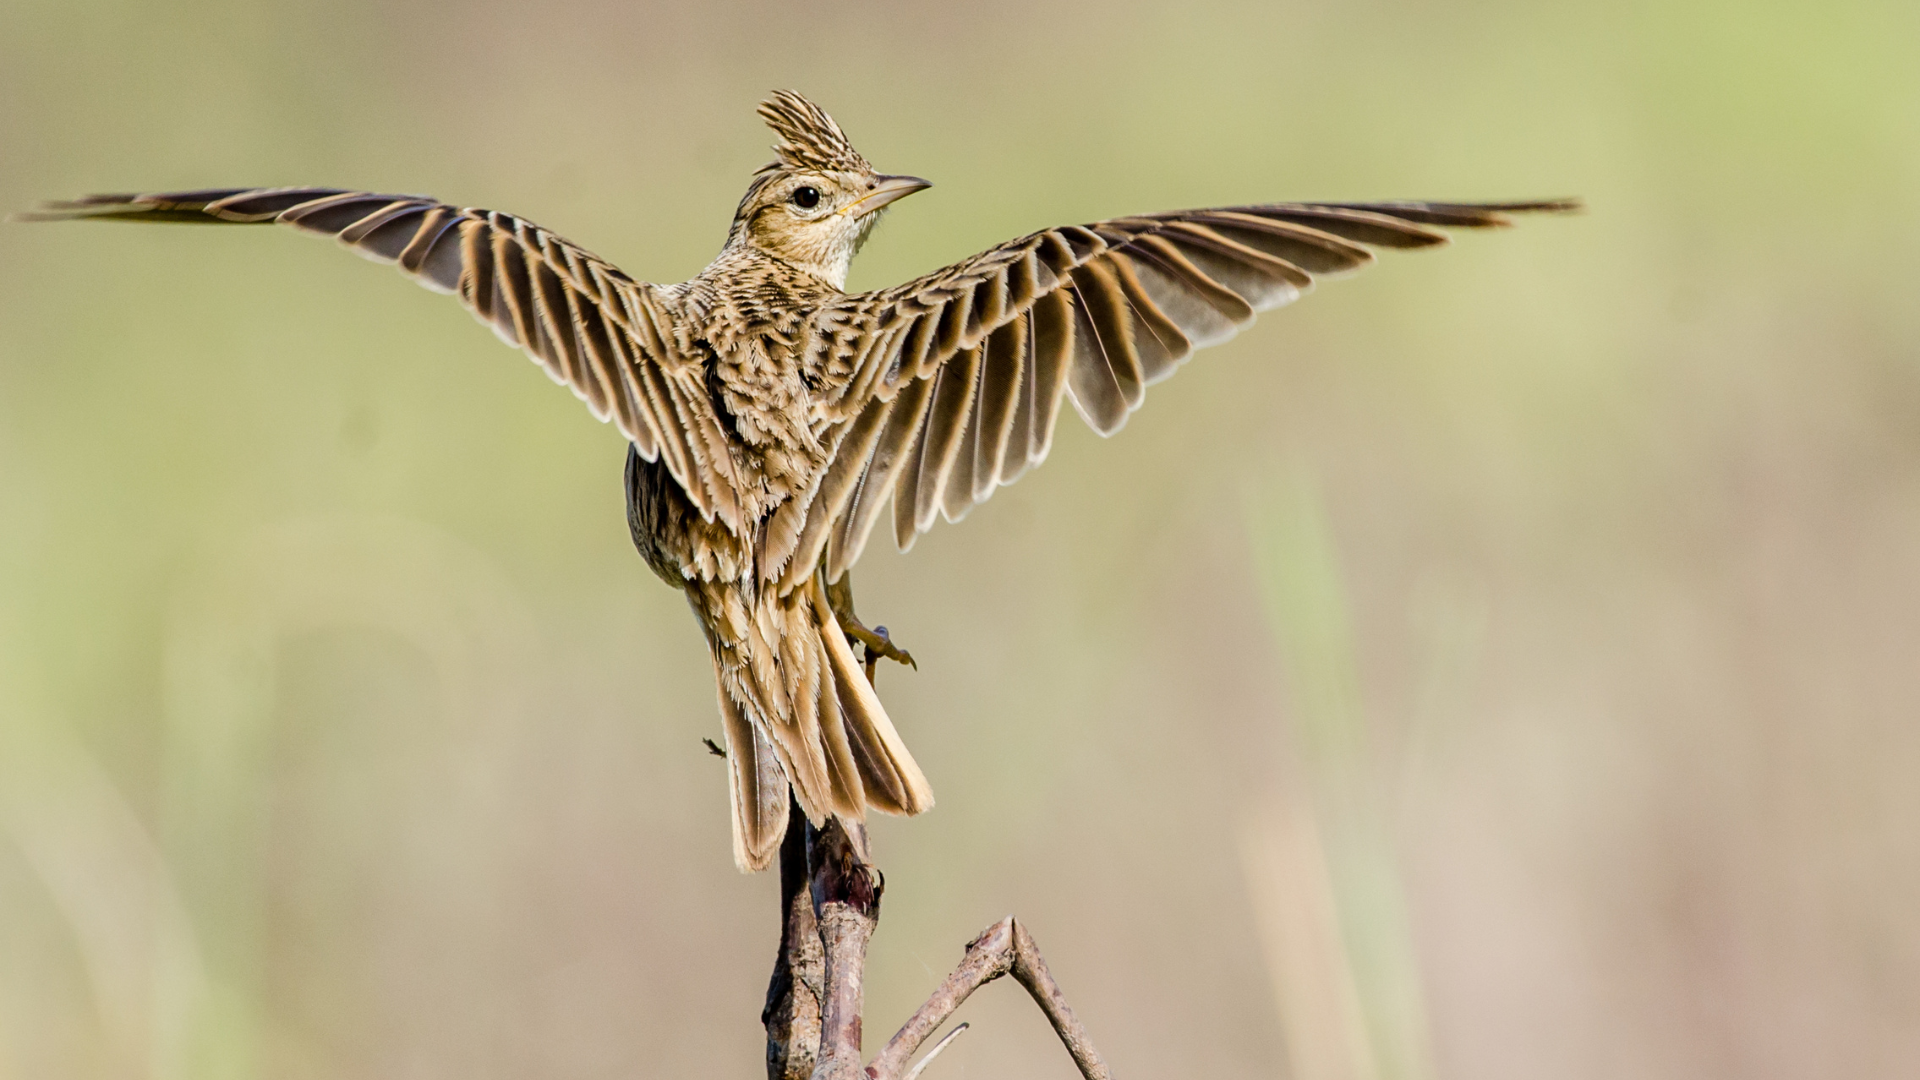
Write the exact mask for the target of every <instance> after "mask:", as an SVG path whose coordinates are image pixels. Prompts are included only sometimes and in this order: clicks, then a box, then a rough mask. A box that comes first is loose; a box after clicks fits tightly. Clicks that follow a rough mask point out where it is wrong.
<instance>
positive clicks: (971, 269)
mask: <svg viewBox="0 0 1920 1080" xmlns="http://www.w3.org/2000/svg"><path fill="white" fill-rule="evenodd" d="M1577 205H1578V204H1577V203H1574V202H1571V201H1545V202H1516V203H1481V204H1474V203H1424V202H1387V203H1276V204H1270V205H1260V206H1229V207H1219V208H1214V209H1208V210H1186V211H1178V212H1174V213H1166V214H1152V215H1144V216H1138V217H1123V218H1113V219H1111V220H1108V221H1102V222H1096V223H1094V224H1091V225H1070V226H1064V227H1061V228H1055V229H1047V230H1043V231H1041V232H1037V233H1033V234H1030V235H1028V236H1023V237H1021V238H1019V239H1017V240H1012V241H1009V242H1007V243H1005V244H1002V245H1000V246H999V247H996V248H992V249H990V250H988V251H985V252H982V253H980V254H979V255H976V256H974V257H973V258H971V259H967V260H965V261H963V262H960V263H956V264H954V265H952V266H948V267H944V268H942V269H940V270H936V271H934V272H932V273H930V274H927V275H925V276H923V277H921V278H918V279H916V280H914V281H911V282H908V283H906V284H904V285H901V286H898V287H896V288H892V289H882V290H879V291H876V292H870V293H859V294H854V295H849V296H846V297H843V298H841V299H840V300H839V301H838V302H837V303H835V304H832V305H829V306H828V308H827V309H825V310H824V311H823V312H821V313H819V316H818V317H819V318H820V320H821V325H823V326H826V325H831V326H832V327H833V328H834V329H833V333H831V334H828V333H824V332H823V333H821V334H819V335H817V340H816V342H815V345H814V347H815V348H819V349H823V350H825V349H831V350H833V351H832V355H833V356H835V357H842V358H844V357H851V358H852V361H851V362H852V370H851V373H850V374H849V375H848V376H847V379H846V382H845V384H844V386H843V387H842V388H840V389H839V390H838V391H837V393H838V394H839V396H838V397H836V398H832V399H831V402H832V404H831V409H830V412H831V415H832V417H835V418H838V419H839V420H840V421H841V422H844V423H848V424H851V425H852V427H853V430H857V431H858V432H859V437H857V438H856V437H853V436H852V435H851V434H850V435H849V437H847V438H845V439H844V440H843V441H842V442H841V443H840V445H839V448H838V449H837V450H836V451H835V457H834V459H833V461H832V463H831V465H830V466H829V468H828V470H827V473H826V478H825V480H823V483H822V488H821V491H822V493H823V494H826V495H830V497H824V498H818V499H816V501H815V503H814V504H813V507H812V509H811V511H810V514H809V520H808V522H807V525H806V527H805V530H804V532H803V534H802V539H801V541H800V543H799V547H798V550H797V554H796V557H795V563H794V566H793V567H790V568H789V570H788V575H789V576H793V575H796V574H801V573H803V572H804V571H805V569H806V567H810V566H812V565H813V564H814V560H815V559H816V558H823V559H824V561H825V565H826V570H827V578H828V580H830V581H832V580H837V579H838V578H839V577H840V575H842V574H844V573H845V572H846V571H847V569H848V568H849V567H851V566H852V565H853V563H854V562H855V561H856V560H857V559H858V558H859V557H860V552H861V550H862V549H863V548H864V547H865V544H866V539H867V536H868V535H869V534H870V533H871V531H872V529H873V526H874V524H875V523H876V522H877V521H878V520H879V515H880V512H881V504H882V503H883V502H885V501H886V500H887V499H888V498H889V497H891V499H892V501H893V509H894V512H893V524H894V540H895V542H896V543H897V544H898V545H899V546H900V547H901V549H903V550H904V549H906V548H907V547H909V546H911V545H912V543H913V540H914V538H915V537H916V536H918V535H919V534H920V533H922V532H925V531H926V530H928V529H929V528H931V527H932V526H933V521H934V519H935V518H936V517H945V518H946V519H947V520H949V521H958V520H960V519H961V518H963V517H965V516H966V514H967V513H968V512H969V511H970V510H971V509H972V508H973V507H974V506H976V505H978V504H979V503H981V502H983V501H985V500H986V499H987V498H989V497H991V495H992V494H993V492H994V491H995V490H996V489H997V488H998V487H1001V486H1003V485H1006V484H1011V483H1013V482H1014V481H1015V480H1017V479H1019V478H1020V477H1021V476H1022V475H1024V474H1025V473H1026V471H1027V470H1028V469H1031V468H1032V467H1033V466H1035V465H1038V464H1039V463H1040V462H1042V461H1044V460H1045V459H1046V456H1047V452H1048V450H1049V449H1050V448H1051V446H1052V444H1053V431H1054V425H1055V422H1056V419H1057V417H1058V416H1059V412H1060V403H1061V400H1062V399H1063V398H1065V399H1068V400H1071V401H1072V402H1073V405H1074V409H1075V411H1076V412H1078V413H1079V414H1080V415H1081V417H1082V419H1084V420H1086V422H1087V424H1088V426H1090V427H1092V428H1093V429H1094V430H1095V431H1097V432H1099V433H1100V434H1101V435H1111V434H1113V433H1114V432H1116V431H1118V430H1119V429H1120V428H1121V427H1122V426H1123V425H1124V424H1125V423H1126V420H1127V417H1128V416H1129V415H1130V414H1131V413H1132V412H1133V410H1135V409H1137V408H1139V407H1140V405H1141V403H1142V402H1143V401H1144V400H1145V396H1146V388H1147V387H1148V386H1151V385H1152V384H1154V383H1156V382H1159V381H1160V380H1162V379H1164V378H1166V377H1167V376H1169V375H1171V374H1173V373H1174V372H1175V371H1176V370H1178V369H1179V367H1180V365H1181V364H1183V363H1185V361H1186V360H1187V358H1188V357H1189V356H1191V355H1192V353H1193V352H1194V350H1196V349H1199V348H1203V347H1205V346H1208V345H1214V344H1218V343H1219V342H1222V341H1225V340H1227V339H1228V338H1230V337H1232V336H1234V334H1236V333H1238V332H1239V331H1240V330H1241V329H1242V328H1244V327H1245V326H1246V325H1247V324H1248V323H1250V322H1251V321H1252V320H1253V317H1254V315H1255V313H1256V312H1259V311H1264V310H1267V309H1269V308H1273V307H1278V306H1280V305H1282V304H1286V303H1290V302H1292V301H1293V300H1296V299H1298V298H1299V297H1300V296H1302V295H1304V294H1305V293H1306V292H1308V291H1309V290H1311V289H1312V288H1313V286H1314V283H1315V281H1316V280H1317V279H1319V278H1322V277H1327V276H1331V275H1338V274H1343V273H1349V272H1351V271H1354V270H1357V269H1359V268H1361V267H1364V266H1365V265H1367V264H1368V263H1370V262H1372V261H1373V258H1374V252H1373V249H1374V248H1377V247H1391V248H1420V247H1431V246H1434V245H1436V244H1443V243H1445V242H1446V241H1447V234H1446V233H1444V232H1442V231H1440V229H1439V228H1436V226H1443V227H1460V228H1485V227H1491V226H1500V225H1505V224H1508V223H1509V222H1508V219H1507V215H1508V214H1513V213H1527V212H1534V211H1565V210H1572V209H1576V208H1577ZM848 335H854V336H864V337H865V338H867V339H868V340H865V341H861V342H849V341H848V340H847V337H848ZM888 401H891V402H892V405H891V407H889V408H886V409H884V410H882V409H879V408H877V407H876V404H875V403H883V402H888ZM802 564H804V565H802ZM796 580H798V579H797V578H796Z"/></svg>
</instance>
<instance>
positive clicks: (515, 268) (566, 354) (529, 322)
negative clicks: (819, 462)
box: [27, 187, 727, 517]
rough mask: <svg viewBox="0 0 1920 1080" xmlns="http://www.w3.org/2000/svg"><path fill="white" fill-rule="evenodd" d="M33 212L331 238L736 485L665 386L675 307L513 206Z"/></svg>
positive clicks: (618, 418)
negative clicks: (443, 300) (456, 301)
mask: <svg viewBox="0 0 1920 1080" xmlns="http://www.w3.org/2000/svg"><path fill="white" fill-rule="evenodd" d="M27 217H29V218H31V219H36V220H62V219H71V218H106V219H117V220H127V221H168V222H201V223H227V224H242V225H252V224H275V223H277V224H282V225H288V226H291V227H293V228H296V229H299V230H300V231H302V232H309V233H318V234H320V235H325V236H332V237H335V238H336V239H338V240H339V242H340V243H341V244H343V245H345V246H346V247H347V248H348V249H349V250H351V251H353V252H355V253H356V254H359V255H362V256H364V257H366V258H368V259H372V260H374V261H376V262H384V263H391V264H393V265H395V266H397V267H399V269H400V270H401V271H402V272H404V273H406V274H408V275H409V276H411V277H413V278H414V279H415V280H416V281H418V282H419V283H420V284H421V285H423V286H425V287H426V288H429V289H432V290H433V291H435V292H439V293H448V294H452V295H455V296H458V297H459V298H460V301H461V303H462V304H464V305H465V306H466V308H467V309H468V310H469V311H470V312H472V313H473V315H474V317H475V318H476V319H479V320H480V321H481V322H483V323H486V324H488V325H489V326H491V327H492V328H493V330H494V333H496V334H497V335H499V337H500V338H501V340H503V341H505V342H507V343H508V344H509V345H513V346H514V347H516V348H519V349H521V350H523V351H525V352H526V353H527V354H528V355H529V356H531V357H532V358H533V359H534V360H535V361H537V362H538V363H539V364H540V365H541V367H542V368H544V369H545V370H546V372H547V374H548V375H549V376H551V377H552V378H553V379H554V381H556V382H560V383H563V384H565V385H566V386H567V387H568V388H569V389H571V390H572V391H573V393H574V395H575V396H577V397H579V398H580V399H581V400H582V401H583V402H585V403H586V405H587V407H588V409H590V410H591V411H592V412H593V414H594V416H596V417H598V418H600V419H602V420H612V421H613V422H614V423H616V424H617V425H619V428H620V431H621V433H622V434H624V435H625V436H626V437H627V438H628V439H629V440H631V441H632V442H633V444H634V446H635V447H637V448H638V449H639V451H640V454H641V456H643V457H645V458H646V459H647V460H649V461H653V460H657V459H658V458H659V456H660V455H661V454H662V453H665V454H666V456H667V466H668V469H669V471H670V472H672V474H673V475H674V478H675V479H676V480H678V481H679V483H680V485H681V487H682V488H683V489H684V490H685V491H686V493H687V495H688V498H689V499H690V500H691V501H692V502H693V504H694V505H695V506H696V507H698V508H699V509H700V511H701V512H702V513H703V514H704V515H706V516H709V517H711V516H712V515H713V514H714V513H715V512H716V510H717V508H718V502H717V500H716V488H718V487H725V486H727V485H726V484H725V483H716V482H715V479H714V478H712V477H708V476H703V475H701V473H700V472H699V470H700V469H701V468H702V466H703V462H704V461H705V460H707V454H708V452H709V451H710V448H709V447H706V446H701V445H700V444H702V443H706V442H710V436H711V433H709V432H705V431H699V432H696V433H695V434H694V436H693V438H692V439H691V440H690V439H689V433H688V430H687V429H686V428H685V427H684V426H681V425H684V424H685V423H686V422H688V420H689V417H688V411H687V410H686V409H684V407H682V406H681V403H680V402H678V401H677V400H676V399H675V395H674V393H673V392H672V391H670V390H669V389H668V388H667V387H666V385H665V380H664V378H663V376H664V374H665V373H666V372H669V371H674V370H678V369H680V368H683V367H685V366H686V364H687V360H686V359H685V358H683V357H681V356H680V355H679V354H678V352H677V351H676V350H675V349H674V348H672V347H671V346H670V344H669V342H671V341H672V338H671V336H670V335H668V336H663V335H662V334H661V333H660V332H659V323H660V321H661V320H663V319H668V318H670V314H669V312H668V310H667V308H666V304H667V303H668V301H667V300H666V299H665V297H664V296H663V294H662V293H661V291H660V290H658V289H655V288H654V287H653V286H651V285H647V284H643V283H641V282H637V281H634V280H633V279H632V278H630V277H628V276H627V275H626V274H624V273H622V272H621V271H620V270H619V269H618V268H616V267H614V266H613V265H612V264H610V263H607V262H605V261H604V260H601V259H599V258H597V257H595V256H594V255H592V254H590V253H589V252H587V251H585V250H584V249H582V248H580V247H578V246H576V245H574V244H571V243H569V242H567V241H566V240H563V239H561V238H560V237H558V236H555V235H554V234H552V233H550V232H548V231H546V230H545V229H542V228H540V227H539V226H537V225H534V224H532V223H530V222H527V221H523V220H521V219H520V218H516V217H514V216H512V215H510V214H502V213H499V212H496V211H489V210H479V209H473V208H462V207H455V206H451V205H449V204H446V203H441V202H438V201H436V200H434V199H429V198H425V197H423V196H418V195H381V194H376V193H373V192H364V191H348V190H344V189H339V188H310V187H308V188H222V189H210V190H206V191H186V192H174V193H168V194H129V195H95V196H89V197H87V198H83V199H76V200H73V201H71V202H60V203H49V204H47V206H46V207H45V208H44V209H43V210H42V211H41V212H40V213H37V214H31V215H27ZM663 422H664V423H663ZM669 426H673V427H675V428H676V430H667V428H668V427H669ZM696 447H699V452H696Z"/></svg>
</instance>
